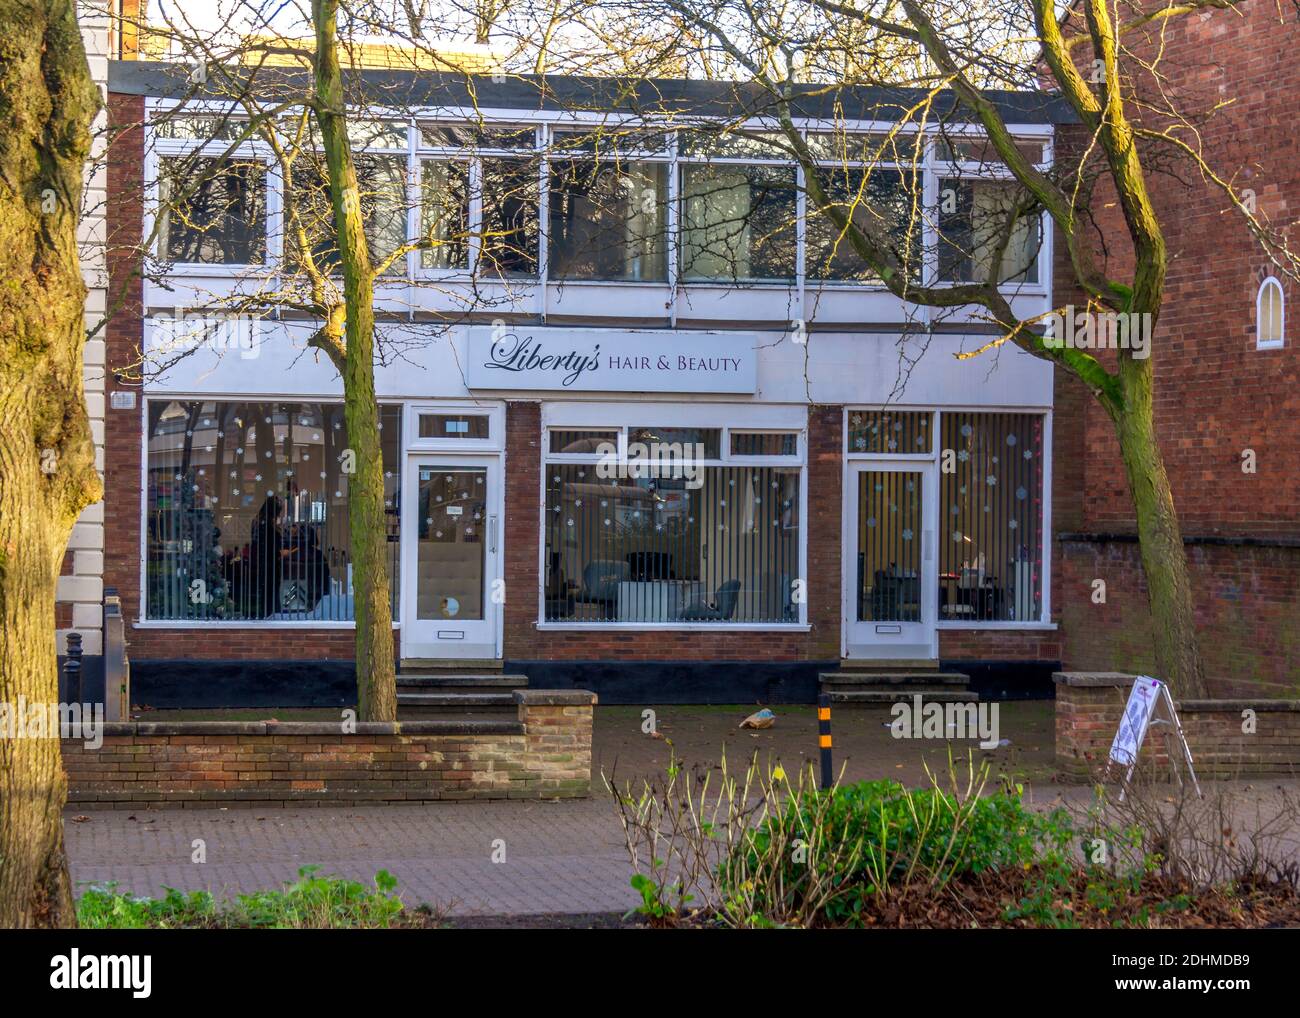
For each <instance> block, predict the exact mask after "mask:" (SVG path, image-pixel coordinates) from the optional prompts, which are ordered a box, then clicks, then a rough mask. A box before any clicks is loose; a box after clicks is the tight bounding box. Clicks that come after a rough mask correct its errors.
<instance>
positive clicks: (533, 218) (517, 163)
mask: <svg viewBox="0 0 1300 1018" xmlns="http://www.w3.org/2000/svg"><path fill="white" fill-rule="evenodd" d="M482 168H483V184H482V199H483V223H482V236H481V251H482V253H481V255H480V257H479V264H480V266H481V268H482V270H483V271H485V272H487V273H492V274H495V275H500V276H535V275H537V237H538V214H537V205H538V202H539V201H540V200H541V199H540V198H539V187H538V182H537V164H536V163H535V162H532V161H530V160H521V159H484V160H483V162H482Z"/></svg>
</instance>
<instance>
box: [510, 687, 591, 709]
mask: <svg viewBox="0 0 1300 1018" xmlns="http://www.w3.org/2000/svg"><path fill="white" fill-rule="evenodd" d="M515 703H522V704H524V705H526V706H530V707H590V706H594V705H595V703H596V694H595V693H593V692H591V690H589V689H516V690H515Z"/></svg>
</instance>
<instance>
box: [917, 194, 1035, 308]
mask: <svg viewBox="0 0 1300 1018" xmlns="http://www.w3.org/2000/svg"><path fill="white" fill-rule="evenodd" d="M1018 195H1019V189H1018V185H1016V184H1014V183H1011V182H1007V181H987V180H957V179H955V178H949V179H945V180H941V181H940V182H939V278H940V279H942V280H944V281H945V282H951V283H970V282H982V281H983V280H985V279H988V277H989V275H990V272H991V270H992V268H993V259H994V258H995V257H996V255H997V251H998V245H999V244H1001V243H1002V239H1003V234H1004V232H1005V231H1006V229H1007V225H1008V223H1009V222H1010V218H1011V213H1012V210H1013V209H1014V208H1015V202H1016V201H1017V199H1018ZM1039 232H1040V231H1039V220H1038V216H1036V215H1029V216H1024V215H1022V216H1020V217H1019V218H1018V219H1017V220H1016V222H1015V225H1014V226H1013V227H1012V228H1011V233H1010V238H1009V239H1008V241H1007V246H1006V250H1005V251H1004V252H1003V255H1002V265H1001V271H1000V273H999V282H1003V283H1034V282H1037V281H1038V247H1039V243H1040V237H1039Z"/></svg>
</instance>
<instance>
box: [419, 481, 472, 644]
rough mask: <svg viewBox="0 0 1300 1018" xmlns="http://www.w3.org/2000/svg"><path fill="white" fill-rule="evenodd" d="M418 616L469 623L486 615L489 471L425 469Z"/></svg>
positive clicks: (421, 502)
mask: <svg viewBox="0 0 1300 1018" xmlns="http://www.w3.org/2000/svg"><path fill="white" fill-rule="evenodd" d="M418 498H419V500H420V501H419V508H418V510H417V511H418V514H419V515H418V517H417V518H418V519H419V521H420V523H419V527H418V529H419V534H418V536H417V539H416V543H417V549H416V569H417V570H418V576H417V578H416V584H417V586H416V593H417V596H416V599H415V616H416V618H420V619H456V620H458V621H462V622H467V621H473V620H477V619H482V618H483V616H484V606H483V594H484V592H485V589H484V588H485V584H484V580H485V579H486V575H487V570H486V559H485V555H484V549H485V548H486V544H485V543H484V541H483V530H484V526H483V524H484V516H485V514H486V511H487V468H486V467H458V466H451V465H437V466H430V467H421V468H420V488H419V492H418Z"/></svg>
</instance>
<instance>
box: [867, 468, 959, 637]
mask: <svg viewBox="0 0 1300 1018" xmlns="http://www.w3.org/2000/svg"><path fill="white" fill-rule="evenodd" d="M933 471H934V465H933V464H931V463H899V462H898V461H897V460H894V461H892V462H891V461H888V460H879V461H875V460H864V461H853V462H851V463H850V464H849V466H848V469H847V471H846V473H845V492H844V510H845V512H844V516H845V544H844V546H845V551H846V553H847V555H846V562H845V576H844V579H845V584H844V589H845V598H844V610H845V640H844V650H845V656H846V657H849V658H862V659H871V658H877V659H879V658H889V659H900V660H903V659H910V660H920V659H930V658H936V657H938V654H939V639H938V631H937V630H936V628H935V620H936V617H937V615H938V607H937V602H938V572H937V565H936V562H935V529H936V518H935V506H934V492H935V484H934V480H933V476H934V475H933Z"/></svg>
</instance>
